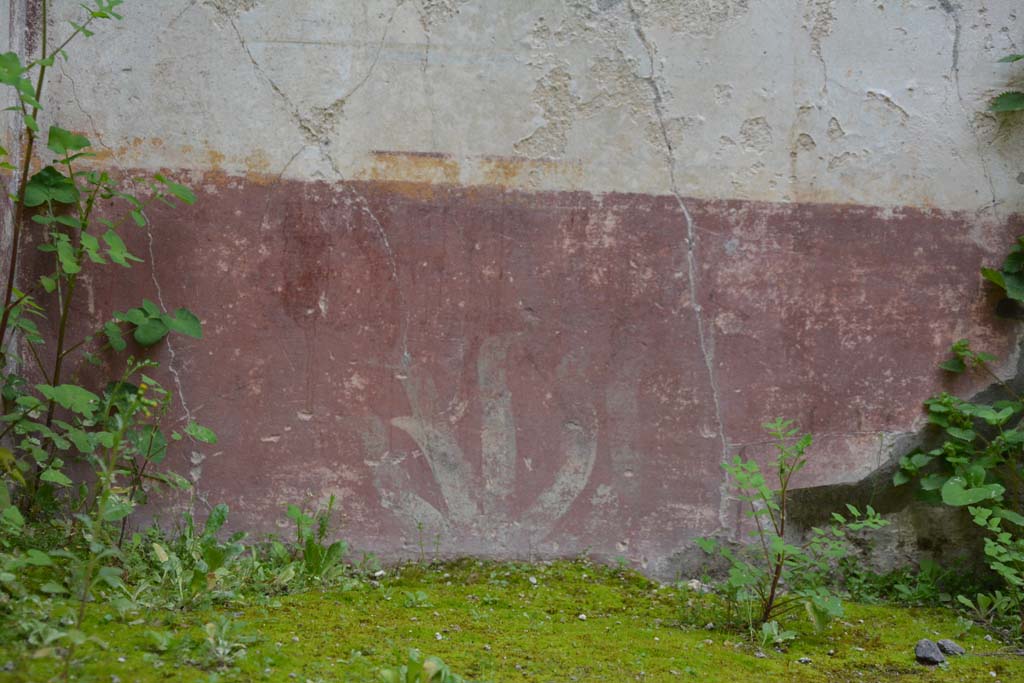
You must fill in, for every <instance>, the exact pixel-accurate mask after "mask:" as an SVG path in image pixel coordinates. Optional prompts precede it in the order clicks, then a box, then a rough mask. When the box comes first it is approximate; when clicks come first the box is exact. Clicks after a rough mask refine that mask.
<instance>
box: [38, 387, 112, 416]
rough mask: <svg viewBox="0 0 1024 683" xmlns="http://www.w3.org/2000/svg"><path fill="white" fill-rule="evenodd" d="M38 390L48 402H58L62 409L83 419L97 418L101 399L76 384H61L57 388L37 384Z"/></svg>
mask: <svg viewBox="0 0 1024 683" xmlns="http://www.w3.org/2000/svg"><path fill="white" fill-rule="evenodd" d="M36 389H37V390H38V391H39V393H40V394H42V395H43V396H45V397H46V398H47V399H48V400H51V401H54V402H56V403H57V404H58V405H59V406H61V407H62V408H67V409H68V410H71V411H73V412H76V413H78V414H79V415H81V416H83V417H87V418H93V417H95V412H96V407H97V406H98V405H99V402H100V397H99V396H97V395H96V394H94V393H92V392H91V391H89V390H88V389H83V388H82V387H80V386H78V385H75V384H61V385H59V386H55V387H52V386H50V385H48V384H37V385H36Z"/></svg>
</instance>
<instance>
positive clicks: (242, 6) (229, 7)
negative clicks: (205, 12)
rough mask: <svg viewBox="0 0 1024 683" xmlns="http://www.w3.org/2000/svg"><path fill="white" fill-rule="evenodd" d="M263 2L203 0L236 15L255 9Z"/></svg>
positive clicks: (226, 12) (259, 0)
mask: <svg viewBox="0 0 1024 683" xmlns="http://www.w3.org/2000/svg"><path fill="white" fill-rule="evenodd" d="M261 2H262V0H203V4H204V5H209V6H210V7H213V8H214V9H216V10H217V11H218V12H221V13H222V14H227V15H234V16H238V15H239V14H242V13H243V12H248V11H250V10H252V9H255V8H256V6H257V5H259V4H260V3H261Z"/></svg>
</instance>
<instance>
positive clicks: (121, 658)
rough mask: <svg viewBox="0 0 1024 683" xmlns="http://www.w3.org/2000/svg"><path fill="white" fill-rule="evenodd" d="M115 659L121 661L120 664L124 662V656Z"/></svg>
mask: <svg viewBox="0 0 1024 683" xmlns="http://www.w3.org/2000/svg"><path fill="white" fill-rule="evenodd" d="M117 661H119V662H121V663H122V664H124V661H125V660H124V657H118V658H117Z"/></svg>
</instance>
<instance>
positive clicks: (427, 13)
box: [419, 0, 469, 30]
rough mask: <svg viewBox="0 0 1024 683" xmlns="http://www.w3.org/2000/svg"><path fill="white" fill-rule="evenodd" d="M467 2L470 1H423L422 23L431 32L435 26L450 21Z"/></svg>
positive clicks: (420, 8)
mask: <svg viewBox="0 0 1024 683" xmlns="http://www.w3.org/2000/svg"><path fill="white" fill-rule="evenodd" d="M467 2H469V0H421V2H420V7H419V12H420V21H421V22H422V23H423V27H424V28H425V29H428V30H429V29H430V28H431V27H432V26H434V25H435V24H441V23H444V22H446V21H448V20H450V19H451V18H452V17H454V16H455V15H456V14H458V13H459V9H460V8H461V7H462V5H465V4H466V3H467Z"/></svg>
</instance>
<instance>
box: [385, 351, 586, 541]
mask: <svg viewBox="0 0 1024 683" xmlns="http://www.w3.org/2000/svg"><path fill="white" fill-rule="evenodd" d="M511 341H512V337H509V336H504V337H490V338H488V339H486V340H485V341H484V343H483V344H482V345H481V348H480V352H479V358H478V361H477V388H478V391H479V396H480V403H481V406H482V417H481V425H480V453H481V461H480V466H479V472H478V471H477V470H476V469H475V468H474V467H473V464H472V463H471V462H470V460H469V459H468V458H467V457H466V454H465V451H464V450H463V448H462V446H461V445H460V444H459V442H458V440H457V438H456V436H455V433H454V430H453V426H452V424H451V422H450V421H449V420H448V418H447V415H446V414H444V413H443V412H442V411H441V410H440V409H439V406H440V405H441V402H440V401H439V400H438V396H437V391H436V388H435V386H434V382H433V380H432V378H430V377H429V376H428V375H427V374H426V373H424V372H423V371H422V369H418V368H415V367H413V368H410V370H409V371H408V373H406V374H405V375H403V378H402V380H401V381H402V385H403V388H404V390H405V394H406V396H407V398H408V400H409V405H410V408H411V412H412V414H411V415H407V416H402V417H396V418H394V419H392V420H391V424H392V425H393V426H394V427H397V428H398V429H400V430H402V431H403V432H405V433H406V434H408V435H409V436H410V437H411V438H412V439H413V441H415V443H416V445H417V446H418V447H419V450H420V451H421V452H422V454H423V456H424V457H425V458H426V460H427V462H428V464H429V465H430V470H431V472H432V474H433V480H434V483H435V484H436V486H437V488H438V490H439V492H440V495H441V498H442V500H443V502H444V506H443V508H442V509H439V508H438V507H436V506H434V505H432V504H431V503H429V502H428V501H426V500H424V498H423V497H422V496H420V495H419V494H417V493H416V492H415V491H414V487H413V483H412V477H411V476H410V474H409V472H408V470H407V469H406V467H405V461H406V459H407V458H409V457H410V455H409V454H404V453H391V452H388V453H386V454H385V456H384V457H383V458H382V460H381V461H380V462H379V463H377V465H376V467H375V472H374V483H375V486H376V487H377V491H378V493H379V494H380V496H381V503H382V505H383V506H384V507H385V508H387V509H389V510H391V511H393V512H394V513H395V515H396V516H397V517H398V518H399V519H400V520H401V522H402V524H403V526H405V527H406V529H407V531H409V532H412V531H413V530H415V529H417V528H418V527H420V526H422V528H423V529H426V530H427V531H429V532H430V533H435V532H436V533H440V534H442V535H444V536H445V537H446V538H451V537H455V538H461V539H466V540H467V541H468V542H470V543H472V542H473V541H474V540H476V541H486V542H488V543H498V544H506V543H510V542H514V541H515V540H517V539H525V540H527V541H530V542H539V541H542V540H543V539H544V538H545V537H546V536H548V535H549V534H550V533H551V530H552V529H553V527H554V525H555V524H556V523H557V522H558V520H559V519H561V518H562V517H563V516H564V515H565V514H566V513H567V512H568V511H569V508H570V506H571V505H572V504H573V502H574V501H575V500H576V498H577V497H578V496H579V495H580V493H581V492H582V491H583V489H584V488H585V487H586V485H587V482H588V481H589V479H590V474H591V472H592V470H593V468H594V461H595V460H596V457H597V431H598V430H597V413H596V410H595V409H594V407H593V405H592V404H587V405H586V406H585V407H584V408H582V409H581V410H580V412H581V413H585V414H581V415H572V416H565V417H564V419H563V423H562V435H561V443H560V447H559V449H558V453H559V455H560V456H561V458H562V461H561V464H560V465H559V467H558V470H557V473H556V474H555V476H554V480H553V481H552V483H551V484H550V486H548V487H547V488H546V489H544V490H543V491H540V492H538V493H537V495H535V496H531V493H532V492H529V491H524V490H522V488H523V485H522V484H521V482H519V481H518V477H517V462H518V460H519V454H518V449H517V446H516V421H515V416H514V414H513V411H512V394H511V392H510V391H509V388H508V380H507V377H506V370H505V368H506V361H507V356H508V347H509V344H510V343H511ZM572 362H573V360H572V358H569V357H567V358H566V359H564V360H563V363H562V364H561V367H560V369H565V367H566V366H567V365H568V364H571V363H572ZM375 422H377V423H378V424H377V425H376V429H375V431H377V432H378V436H379V437H381V439H380V441H379V442H378V443H381V442H383V436H384V435H383V431H384V425H383V424H381V423H379V421H375ZM524 500H525V501H529V502H527V503H526V504H525V508H524V507H523V506H522V505H516V501H524Z"/></svg>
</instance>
